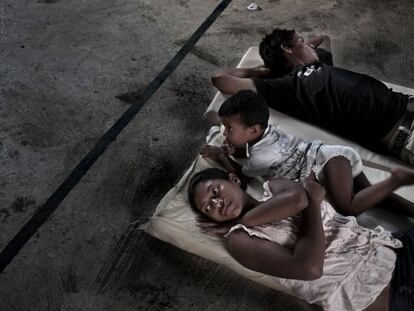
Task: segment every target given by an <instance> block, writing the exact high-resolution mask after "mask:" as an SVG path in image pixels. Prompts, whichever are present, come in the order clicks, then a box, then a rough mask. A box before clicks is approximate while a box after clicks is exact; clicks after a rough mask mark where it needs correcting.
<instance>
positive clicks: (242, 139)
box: [220, 115, 256, 147]
mask: <svg viewBox="0 0 414 311" xmlns="http://www.w3.org/2000/svg"><path fill="white" fill-rule="evenodd" d="M220 119H221V123H223V125H224V132H223V135H224V137H226V141H227V142H228V143H230V144H231V145H233V146H236V147H241V146H244V145H245V144H246V143H248V142H250V141H252V140H253V139H255V138H256V135H255V134H256V131H255V129H254V127H252V126H247V125H245V124H243V123H242V122H241V121H240V117H239V116H238V115H237V116H232V117H222V118H220Z"/></svg>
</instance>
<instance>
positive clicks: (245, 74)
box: [224, 65, 270, 78]
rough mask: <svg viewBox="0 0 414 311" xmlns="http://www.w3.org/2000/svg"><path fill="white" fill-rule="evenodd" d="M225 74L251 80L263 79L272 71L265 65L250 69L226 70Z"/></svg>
mask: <svg viewBox="0 0 414 311" xmlns="http://www.w3.org/2000/svg"><path fill="white" fill-rule="evenodd" d="M224 73H226V74H228V75H231V76H233V77H236V78H251V77H262V76H265V75H268V74H269V73H270V70H269V69H268V68H266V67H265V66H263V65H260V66H256V67H249V68H233V69H229V70H225V71H224Z"/></svg>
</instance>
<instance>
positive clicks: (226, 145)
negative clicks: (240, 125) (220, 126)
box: [221, 139, 236, 156]
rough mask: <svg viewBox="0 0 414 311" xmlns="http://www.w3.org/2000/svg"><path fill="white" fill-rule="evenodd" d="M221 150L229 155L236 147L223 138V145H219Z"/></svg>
mask: <svg viewBox="0 0 414 311" xmlns="http://www.w3.org/2000/svg"><path fill="white" fill-rule="evenodd" d="M221 150H223V153H224V154H225V155H228V156H230V155H233V154H234V152H235V150H236V148H235V147H234V146H233V145H232V144H230V143H229V142H228V141H227V140H226V139H225V140H224V142H223V145H222V146H221Z"/></svg>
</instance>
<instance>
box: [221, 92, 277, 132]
mask: <svg viewBox="0 0 414 311" xmlns="http://www.w3.org/2000/svg"><path fill="white" fill-rule="evenodd" d="M218 114H219V116H220V118H222V117H234V116H237V115H238V116H239V117H240V121H241V122H242V123H243V124H244V125H246V126H253V125H256V124H259V125H260V126H261V127H262V128H263V129H264V128H266V127H267V123H268V122H269V107H268V106H267V105H266V103H265V101H264V99H263V97H262V96H261V95H259V94H258V93H255V92H253V91H248V90H244V91H239V92H237V93H236V94H234V95H233V96H231V97H229V98H227V99H226V100H225V102H224V103H223V104H222V105H221V107H220V109H219V111H218Z"/></svg>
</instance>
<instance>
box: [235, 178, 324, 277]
mask: <svg viewBox="0 0 414 311" xmlns="http://www.w3.org/2000/svg"><path fill="white" fill-rule="evenodd" d="M311 183H314V184H316V183H315V182H311ZM305 187H306V189H307V193H308V198H309V205H308V208H307V209H306V210H305V211H304V217H303V228H302V234H301V235H300V236H299V239H298V241H297V243H296V246H295V248H294V249H293V250H290V249H288V248H286V247H284V246H282V245H280V244H278V243H275V242H270V241H268V240H264V239H261V238H257V237H251V236H250V235H249V234H248V233H246V232H245V231H242V230H236V231H234V232H232V233H231V234H230V237H229V241H228V248H229V252H230V254H231V255H232V256H233V257H234V258H235V259H236V260H237V261H238V262H239V263H240V264H242V265H243V266H245V267H246V268H248V269H251V270H254V271H258V272H261V273H265V274H269V275H273V276H277V277H283V278H289V279H300V280H314V279H318V278H320V277H321V275H322V271H323V260H324V254H325V237H324V233H323V227H322V220H321V213H320V203H321V200H322V199H321V197H323V196H321V195H320V194H318V192H319V193H321V191H320V190H318V187H320V188H322V187H321V186H320V185H318V184H316V185H310V186H309V185H305ZM315 193H316V194H315ZM322 193H324V191H323V188H322Z"/></svg>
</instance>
